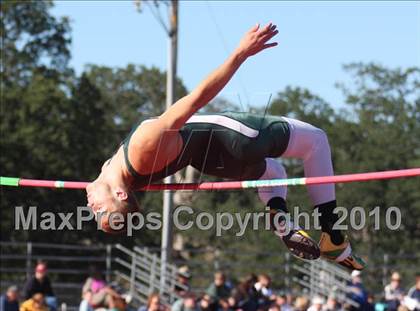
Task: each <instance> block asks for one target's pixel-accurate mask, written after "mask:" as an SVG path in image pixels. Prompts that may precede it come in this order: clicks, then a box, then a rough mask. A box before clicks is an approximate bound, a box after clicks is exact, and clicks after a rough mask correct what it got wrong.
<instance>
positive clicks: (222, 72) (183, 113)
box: [158, 23, 278, 130]
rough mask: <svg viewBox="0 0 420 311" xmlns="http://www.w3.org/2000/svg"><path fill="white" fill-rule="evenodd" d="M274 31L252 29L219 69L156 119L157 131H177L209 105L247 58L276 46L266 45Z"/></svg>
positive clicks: (275, 32) (271, 29)
mask: <svg viewBox="0 0 420 311" xmlns="http://www.w3.org/2000/svg"><path fill="white" fill-rule="evenodd" d="M276 27H277V26H276V25H273V24H272V23H269V24H268V25H266V26H265V27H264V28H261V29H260V26H259V24H257V25H255V26H254V27H252V28H251V29H250V30H249V31H248V32H247V33H246V34H245V36H244V37H243V38H242V40H241V42H240V43H239V46H238V47H237V48H236V49H235V51H234V52H233V53H232V54H231V55H230V56H229V57H228V59H227V60H226V61H225V62H224V63H223V64H222V65H221V66H220V67H219V68H217V69H216V70H214V71H213V72H212V73H211V74H210V75H209V76H208V77H207V78H206V79H204V80H203V81H202V82H201V83H200V84H199V85H198V86H197V87H196V88H195V89H194V90H193V91H192V92H191V93H190V94H188V95H187V96H185V97H183V98H181V99H180V100H178V101H177V102H176V103H175V104H174V105H172V106H171V107H170V108H169V109H168V110H167V111H165V112H164V113H163V114H162V115H161V116H160V117H159V119H158V120H159V123H160V127H161V128H162V127H163V128H164V129H175V130H176V129H179V128H181V127H182V126H183V125H184V124H185V122H186V121H187V120H188V119H189V118H190V117H191V116H192V115H193V114H194V113H195V112H197V110H199V109H200V108H202V107H203V106H205V105H206V104H207V103H208V102H210V101H211V100H212V99H213V98H214V97H215V96H216V95H217V94H218V93H219V92H220V91H221V90H222V89H223V88H224V87H225V85H226V84H227V83H228V82H229V81H230V79H231V78H232V77H233V75H234V74H235V72H236V71H237V70H238V68H239V67H240V66H241V65H242V63H243V62H244V61H245V60H246V59H247V58H248V57H250V56H252V55H255V54H257V53H259V52H261V51H262V50H265V49H267V48H270V47H273V46H276V45H277V42H272V43H268V41H269V40H270V39H271V38H273V37H274V36H275V35H276V34H277V33H278V31H277V30H276Z"/></svg>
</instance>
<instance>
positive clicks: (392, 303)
mask: <svg viewBox="0 0 420 311" xmlns="http://www.w3.org/2000/svg"><path fill="white" fill-rule="evenodd" d="M384 292H385V301H386V303H387V310H388V311H397V310H398V307H399V306H400V304H401V301H402V300H403V299H404V290H403V289H402V287H401V276H400V274H399V273H398V272H394V273H392V275H391V283H389V284H388V285H387V286H385V289H384Z"/></svg>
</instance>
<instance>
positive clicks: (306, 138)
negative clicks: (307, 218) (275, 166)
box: [283, 119, 344, 244]
mask: <svg viewBox="0 0 420 311" xmlns="http://www.w3.org/2000/svg"><path fill="white" fill-rule="evenodd" d="M288 122H289V125H290V128H291V129H290V130H291V136H290V142H289V146H288V148H287V150H286V152H285V153H284V154H283V157H293V158H300V159H302V161H303V166H304V170H305V177H317V176H332V175H334V171H333V165H332V160H331V149H330V145H329V142H328V138H327V135H326V134H325V132H324V131H323V130H321V129H319V128H317V127H315V126H313V125H310V124H308V123H305V122H302V121H299V120H293V119H288ZM307 188H308V193H309V197H310V198H311V201H312V203H313V204H314V208H317V209H318V211H319V214H320V219H319V220H320V224H321V230H322V231H323V232H328V233H329V234H330V235H331V237H332V241H333V243H335V244H341V243H343V241H344V237H343V235H342V233H341V232H340V231H339V230H334V228H333V225H334V223H335V222H336V221H337V220H338V216H337V214H336V213H334V209H335V208H336V207H337V204H336V200H335V186H334V184H323V185H309V186H308V187H307Z"/></svg>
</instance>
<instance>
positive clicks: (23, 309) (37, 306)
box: [19, 293, 49, 311]
mask: <svg viewBox="0 0 420 311" xmlns="http://www.w3.org/2000/svg"><path fill="white" fill-rule="evenodd" d="M19 310H20V311H49V309H48V307H47V305H46V303H45V297H44V295H43V294H42V293H35V294H33V295H32V297H31V298H29V299H27V300H26V301H24V302H23V303H22V305H21V306H20V309H19Z"/></svg>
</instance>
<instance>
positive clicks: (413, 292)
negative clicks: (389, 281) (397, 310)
mask: <svg viewBox="0 0 420 311" xmlns="http://www.w3.org/2000/svg"><path fill="white" fill-rule="evenodd" d="M404 305H405V306H407V308H408V309H409V310H410V311H419V310H420V274H417V276H416V284H415V285H414V286H413V287H412V288H410V290H409V291H408V293H407V296H405V297H404Z"/></svg>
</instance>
